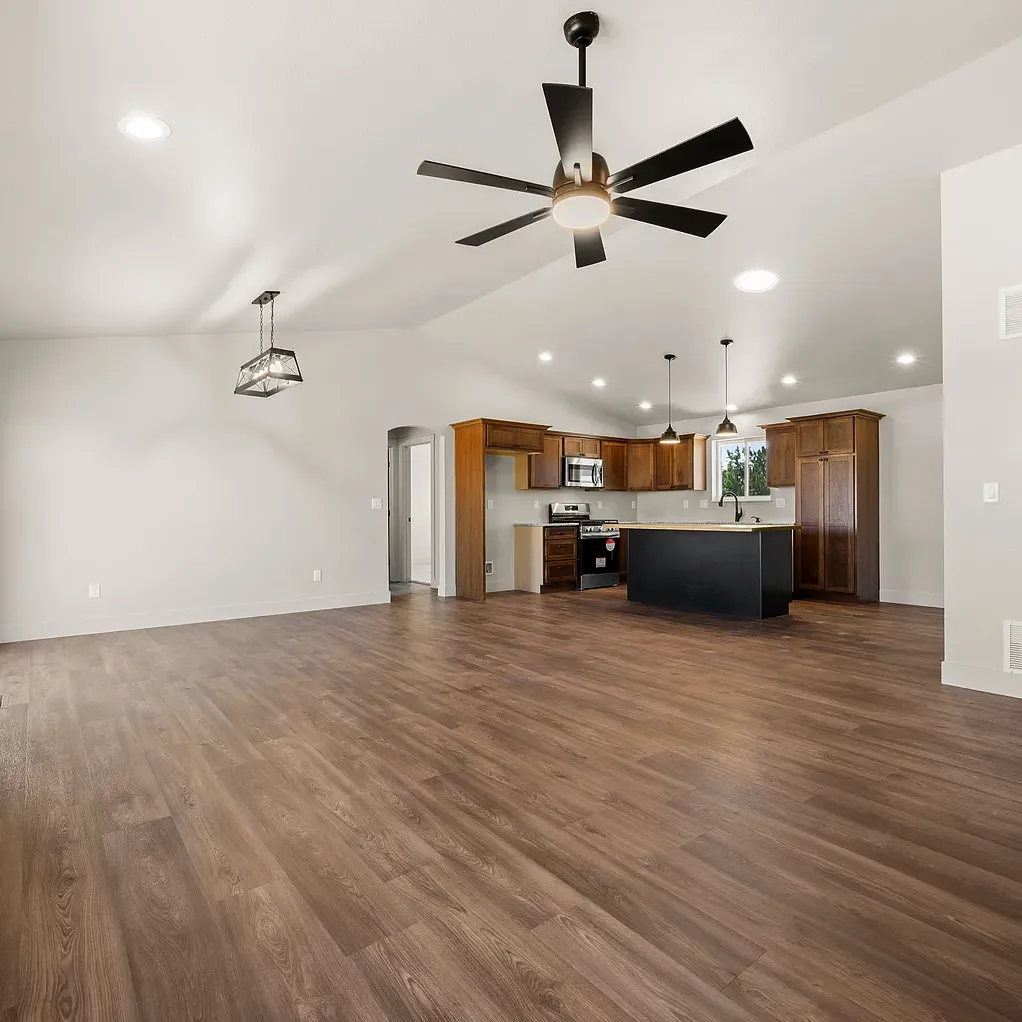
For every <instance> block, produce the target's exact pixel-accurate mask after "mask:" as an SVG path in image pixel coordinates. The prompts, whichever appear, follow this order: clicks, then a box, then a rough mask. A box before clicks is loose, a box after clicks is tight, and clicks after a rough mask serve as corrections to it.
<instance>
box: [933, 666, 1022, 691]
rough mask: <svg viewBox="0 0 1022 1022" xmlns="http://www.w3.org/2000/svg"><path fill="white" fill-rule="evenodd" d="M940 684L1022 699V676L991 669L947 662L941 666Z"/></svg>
mask: <svg viewBox="0 0 1022 1022" xmlns="http://www.w3.org/2000/svg"><path fill="white" fill-rule="evenodd" d="M940 682H941V684H942V685H953V686H954V687H955V688H971V689H972V690H973V691H975V692H991V693H993V694H994V695H997V696H1010V697H1011V698H1012V699H1022V674H1009V673H1008V672H1007V671H995V670H992V669H991V668H989V667H973V666H972V665H971V664H956V663H952V662H951V661H950V660H945V661H944V662H943V663H942V664H941V665H940Z"/></svg>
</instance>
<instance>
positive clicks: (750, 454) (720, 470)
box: [715, 438, 770, 499]
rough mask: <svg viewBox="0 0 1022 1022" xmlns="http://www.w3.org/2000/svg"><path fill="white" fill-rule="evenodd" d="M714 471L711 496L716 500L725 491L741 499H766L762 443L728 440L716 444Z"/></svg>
mask: <svg viewBox="0 0 1022 1022" xmlns="http://www.w3.org/2000/svg"><path fill="white" fill-rule="evenodd" d="M716 468H717V475H716V479H715V483H716V488H715V493H716V496H717V497H718V498H719V497H720V495H721V494H722V493H723V492H724V491H725V490H730V491H731V492H732V493H737V494H738V496H739V497H742V498H745V499H748V498H754V497H769V496H770V487H768V486H767V475H766V442H765V441H763V440H758V439H756V440H741V439H735V440H732V439H730V438H729V439H727V440H719V441H717V444H716Z"/></svg>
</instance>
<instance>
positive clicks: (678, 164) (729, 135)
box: [418, 11, 753, 268]
mask: <svg viewBox="0 0 1022 1022" xmlns="http://www.w3.org/2000/svg"><path fill="white" fill-rule="evenodd" d="M599 32H600V19H599V16H598V15H597V14H595V13H594V12H593V11H582V12H580V13H579V14H574V15H572V16H571V17H570V18H568V20H567V21H566V22H565V23H564V38H565V39H567V41H568V42H569V43H570V44H571V45H572V46H574V47H576V48H577V49H578V85H553V84H549V83H547V84H544V86H543V95H544V97H545V98H546V105H547V112H548V113H549V115H550V124H551V126H552V127H553V129H554V139H555V141H556V143H557V151H558V154H559V155H560V162H559V163H558V164H557V169H556V170H555V171H554V177H553V184H552V185H541V184H536V183H535V182H532V181H522V180H520V179H518V178H514V177H504V176H502V175H500V174H489V173H486V172H485V171H480V170H468V169H467V168H465V167H455V166H452V165H451V164H449V163H434V162H433V161H432V160H423V162H422V163H421V164H419V170H418V173H419V174H421V175H423V176H424V177H439V178H445V179H446V180H448V181H463V182H465V183H466V184H475V185H485V186H487V187H489V188H503V189H506V190H508V191H513V192H528V193H530V194H532V195H544V196H546V197H547V198H548V199H550V205H548V206H541V207H540V208H539V209H534V210H532V212H531V213H525V214H523V215H522V216H518V217H515V218H514V219H513V220H506V221H505V222H504V223H502V224H497V225H496V226H494V227H489V228H487V229H486V230H485V231H480V232H479V233H478V234H471V235H469V236H468V237H467V238H459V239H458V244H459V245H472V246H473V247H475V246H479V245H485V244H486V243H487V242H489V241H495V240H496V239H497V238H502V237H504V235H506V234H510V233H511V232H512V231H517V230H520V229H521V228H522V227H528V226H529V224H534V223H538V222H539V221H540V220H545V219H546V218H547V217H548V216H553V218H554V220H555V221H557V223H559V224H560V225H561V226H562V227H567V228H569V229H570V230H571V232H572V235H573V237H574V241H575V265H576V266H578V267H580V268H581V267H583V266H591V265H592V264H593V263H601V262H603V261H604V259H606V258H607V256H606V254H605V252H604V249H603V237H602V236H601V234H600V224H602V223H603V222H604V221H605V220H606V219H607V218H608V217H610V216H622V217H626V218H627V219H629V220H639V221H641V222H642V223H647V224H653V225H654V226H656V227H665V228H667V229H668V230H671V231H680V232H681V233H682V234H693V235H695V236H696V237H699V238H705V237H708V236H709V235H710V234H712V233H713V232H714V231H715V230H716V229H717V228H718V227H719V226H720V225H721V224H722V223H723V222H724V221H725V220H726V219H727V214H725V213H711V212H708V211H707V210H702V209H692V208H690V207H688V206H672V205H668V204H666V203H663V202H651V201H649V200H648V199H636V198H633V197H631V196H628V197H626V198H623V197H622V196H624V195H625V193H627V192H631V191H633V190H634V189H636V188H641V187H643V186H644V185H650V184H654V183H655V182H657V181H664V180H666V179H667V178H670V177H675V176H676V175H678V174H684V173H685V172H686V171H689V170H696V169H697V168H699V167H706V166H708V165H709V164H711V163H717V162H719V161H720V160H726V159H728V158H729V157H731V156H737V155H738V154H739V153H744V152H748V151H749V150H750V149H752V148H753V146H752V140H751V139H750V138H749V133H748V132H747V131H746V130H745V126H744V125H743V124H742V122H741V121H740V120H739V119H738V118H737V117H735V118H734V119H733V120H730V121H726V122H725V123H724V124H719V125H717V127H716V128H711V129H710V130H709V131H705V132H703V134H701V135H696V136H694V137H693V138H690V139H688V140H687V141H685V142H681V143H679V144H678V145H676V146H673V147H672V148H670V149H665V150H664V151H663V152H662V153H658V154H657V155H656V156H651V157H649V159H646V160H640V161H639V162H638V163H633V164H632V165H631V166H630V167H626V168H625V169H624V170H619V171H617V172H615V173H613V174H612V173H611V172H610V168H609V166H608V165H607V161H606V160H605V159H604V158H603V157H602V156H601V155H600V154H599V153H597V152H594V151H593V90H592V89H589V88H587V87H586V50H587V49H588V48H589V46H590V45H591V44H592V42H593V40H594V39H596V37H597V35H599Z"/></svg>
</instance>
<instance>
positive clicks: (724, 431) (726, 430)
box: [714, 337, 738, 436]
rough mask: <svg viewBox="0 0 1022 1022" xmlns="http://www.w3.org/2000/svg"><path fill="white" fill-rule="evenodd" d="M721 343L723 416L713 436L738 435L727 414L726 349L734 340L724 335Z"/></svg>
mask: <svg viewBox="0 0 1022 1022" xmlns="http://www.w3.org/2000/svg"><path fill="white" fill-rule="evenodd" d="M720 343H721V345H722V346H723V348H724V418H723V419H722V420H721V423H720V425H719V426H718V427H717V432H716V433H715V434H714V436H738V427H737V426H736V425H735V424H734V423H733V422H732V421H731V419H730V418H728V414H727V406H728V400H727V349H728V347H729V346H730V345H732V344H734V343H735V342H734V341H732V340H731V338H730V337H725V338H723V339H722V340H721V342H720Z"/></svg>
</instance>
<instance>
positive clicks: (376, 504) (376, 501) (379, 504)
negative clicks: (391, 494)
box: [373, 497, 383, 511]
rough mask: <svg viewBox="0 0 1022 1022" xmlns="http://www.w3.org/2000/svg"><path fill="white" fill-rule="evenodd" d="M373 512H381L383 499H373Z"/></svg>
mask: <svg viewBox="0 0 1022 1022" xmlns="http://www.w3.org/2000/svg"><path fill="white" fill-rule="evenodd" d="M373 510H374V511H382V510H383V498H382V497H373Z"/></svg>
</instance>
